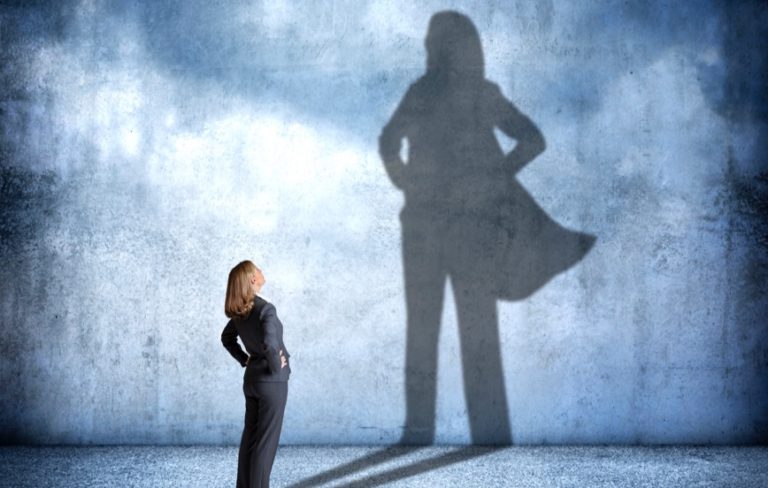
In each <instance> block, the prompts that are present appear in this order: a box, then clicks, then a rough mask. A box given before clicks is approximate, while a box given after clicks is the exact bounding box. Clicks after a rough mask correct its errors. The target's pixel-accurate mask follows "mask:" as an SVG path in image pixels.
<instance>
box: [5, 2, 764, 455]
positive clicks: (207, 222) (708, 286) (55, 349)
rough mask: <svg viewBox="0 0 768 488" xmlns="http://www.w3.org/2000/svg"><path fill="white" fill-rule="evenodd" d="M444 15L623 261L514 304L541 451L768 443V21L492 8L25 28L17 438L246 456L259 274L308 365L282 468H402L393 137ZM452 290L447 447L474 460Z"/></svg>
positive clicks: (442, 341)
mask: <svg viewBox="0 0 768 488" xmlns="http://www.w3.org/2000/svg"><path fill="white" fill-rule="evenodd" d="M121 4H124V6H120V5H121ZM445 8H455V9H457V10H459V11H461V12H464V13H465V14H467V15H468V16H469V17H471V19H472V20H473V21H474V23H475V25H476V26H477V28H478V30H479V32H480V35H481V38H482V43H483V49H484V54H485V62H486V76H487V78H488V79H489V80H491V81H494V82H495V83H497V84H498V85H499V87H500V88H501V91H502V93H503V94H504V95H505V96H506V97H507V98H508V99H510V100H512V101H513V102H514V104H515V105H516V106H517V107H518V108H519V109H520V110H521V111H522V112H523V113H525V114H527V115H528V116H529V117H530V118H531V120H532V121H533V122H534V123H535V124H536V126H537V127H538V128H539V129H540V131H541V132H542V134H543V135H544V137H545V138H546V142H547V148H546V150H545V151H544V153H543V154H541V155H540V156H539V157H537V158H536V159H535V160H533V161H532V162H530V163H529V164H528V165H527V166H526V167H525V168H524V169H523V170H522V171H521V172H520V173H519V174H518V175H517V179H518V181H519V182H520V183H521V184H522V185H523V186H524V187H525V189H527V191H528V192H529V193H530V195H531V196H532V197H533V199H534V200H535V201H536V202H537V203H538V204H539V205H540V206H541V207H542V208H543V209H544V210H545V211H546V213H547V214H548V215H549V216H550V217H551V218H552V219H553V220H554V221H556V222H558V223H559V224H560V225H562V226H564V227H566V228H568V229H572V230H574V231H580V232H584V233H588V234H591V235H593V236H595V237H596V241H595V244H594V246H593V247H592V248H591V250H589V252H588V253H587V254H586V255H585V256H584V258H583V259H581V260H580V261H579V262H578V263H576V264H574V265H573V266H571V267H570V268H568V269H567V270H565V271H563V272H562V273H559V274H557V275H556V276H553V277H552V279H551V280H549V281H548V282H547V283H546V284H545V285H543V286H541V287H540V288H538V289H537V290H536V292H535V293H533V294H531V295H530V296H528V297H527V298H525V299H520V300H499V301H498V302H497V312H498V326H499V344H500V347H501V360H502V363H503V384H504V387H505V388H504V395H505V396H506V400H507V405H508V415H509V425H510V428H511V432H512V438H513V442H515V443H519V444H525V443H542V442H544V443H596V442H601V443H602V442H606V443H635V442H641V443H752V442H765V441H766V439H767V438H768V382H766V380H765V379H766V377H767V376H766V375H767V374H768V343H767V342H766V336H767V334H768V333H767V332H766V325H767V324H766V319H765V317H766V312H767V311H768V307H767V305H768V301H767V299H766V296H768V284H767V283H768V281H767V280H766V278H767V277H768V267H767V266H768V256H766V248H767V247H768V226H767V225H766V221H765V220H764V217H761V215H764V214H761V212H765V211H766V210H768V189H767V186H768V173H767V172H766V166H765V162H764V161H765V153H766V151H765V144H766V142H765V141H766V140H768V138H766V135H767V133H766V121H767V120H768V110H767V109H768V103H766V93H768V90H766V89H765V88H766V87H765V83H766V82H765V80H766V79H768V76H766V64H765V57H764V55H763V54H762V50H763V48H764V45H765V37H766V36H765V34H766V25H768V22H767V21H768V15H767V14H766V9H765V7H764V6H762V5H760V3H759V2H746V3H745V2H733V3H731V2H727V3H725V4H724V5H721V4H719V3H712V2H650V3H649V2H624V1H601V2H584V3H582V2H552V1H543V2H527V1H514V2H512V1H510V2H507V1H488V2H481V1H471V0H470V1H464V2H413V1H403V2H398V1H376V2H357V1H351V0H350V1H341V0H335V1H334V0H327V1H317V2H302V4H301V5H298V4H296V3H294V2H288V1H285V2H264V3H258V2H246V1H235V2H207V1H185V2H172V1H164V2H159V1H158V2H150V1H147V2H141V3H138V4H136V5H133V2H114V3H110V2H100V1H83V2H66V1H57V2H51V3H50V5H47V4H46V3H45V2H19V5H18V6H14V5H10V4H8V3H4V4H3V6H2V7H0V56H1V57H2V60H1V62H0V70H1V71H0V76H1V77H2V86H3V90H2V95H0V96H1V97H2V101H1V102H0V118H1V119H2V129H1V132H0V141H1V146H0V147H1V149H0V150H1V151H2V153H1V157H2V166H1V168H2V177H1V178H2V179H1V180H0V184H1V189H2V196H1V198H2V210H1V212H2V213H1V214H0V215H1V220H0V238H1V239H2V241H1V243H0V256H1V257H2V268H1V269H0V287H1V288H2V301H1V302H0V304H1V306H2V308H1V309H0V324H1V325H0V327H1V328H2V337H1V338H0V347H1V348H2V349H1V350H2V353H1V354H0V383H2V385H3V387H2V390H1V391H0V437H1V438H2V440H3V441H4V442H6V443H44V444H55V443H76V444H77V443H83V444H91V443H105V444H113V443H237V442H238V441H239V436H240V432H241V428H242V419H243V409H244V402H243V398H242V390H241V381H242V380H241V378H242V369H241V368H240V366H239V365H238V364H237V363H236V362H235V361H234V360H233V359H232V358H231V357H230V356H229V355H228V354H227V352H226V351H225V350H224V348H223V347H222V346H221V343H220V339H219V334H220V333H221V329H222V328H223V326H224V324H225V323H226V318H225V316H224V314H223V302H224V291H225V286H226V277H227V273H228V271H229V269H230V268H231V267H232V266H233V265H234V264H236V263H237V262H238V261H240V260H242V259H252V260H253V261H255V262H256V263H257V264H259V265H260V267H261V268H262V269H263V270H264V274H265V276H266V278H267V284H266V285H265V287H264V288H263V290H262V292H263V294H264V295H266V296H267V297H268V298H270V299H271V300H272V301H273V302H274V303H275V304H276V305H277V310H278V314H279V315H280V317H281V319H282V321H283V323H284V325H285V341H286V345H287V347H288V348H289V349H290V351H291V354H292V357H291V360H292V370H293V373H292V377H291V380H290V383H289V385H290V386H289V397H288V404H287V408H286V414H285V415H286V416H285V423H284V429H283V434H282V438H281V441H282V442H284V443H289V444H293V443H345V444H356V443H389V442H395V441H396V440H397V439H398V437H399V436H400V435H401V434H402V432H403V426H404V422H405V420H404V419H405V382H404V367H405V363H404V361H405V345H406V308H405V291H404V286H405V283H404V278H403V263H402V254H401V227H400V226H401V222H400V220H399V218H398V214H399V212H400V209H401V208H402V206H403V202H404V197H403V194H402V193H401V192H400V191H399V190H398V189H397V188H396V187H395V186H393V185H392V183H391V182H390V181H389V179H388V177H387V173H386V172H385V170H384V167H383V165H382V162H381V160H380V158H379V155H378V152H377V138H378V136H379V133H380V131H381V128H382V127H383V126H384V124H385V123H386V122H387V120H388V119H389V117H390V115H391V114H392V112H393V110H394V109H395V107H396V105H397V104H398V102H399V101H400V99H401V98H402V97H403V94H404V93H405V91H406V89H407V88H408V86H409V84H410V83H411V82H413V81H414V80H415V79H416V78H418V77H419V76H420V75H421V74H422V73H423V72H424V67H425V55H426V54H425V50H424V37H425V34H426V31H427V25H428V21H429V19H430V16H431V15H432V14H433V13H435V12H437V11H439V10H442V9H445ZM500 140H501V143H502V145H503V146H504V147H505V148H509V147H511V146H512V145H513V144H514V143H513V142H512V141H510V140H504V139H503V138H500ZM452 286H453V285H452V284H451V282H450V281H448V282H447V283H446V285H445V293H446V294H445V301H444V303H443V304H442V309H441V312H440V313H441V314H442V322H441V329H440V336H439V355H438V360H437V361H438V376H437V380H436V381H437V406H436V438H435V440H436V442H441V443H465V442H470V441H471V440H472V439H471V437H470V428H469V421H468V412H467V405H466V400H465V397H464V390H463V383H462V374H463V373H462V367H461V364H462V363H461V360H460V343H459V335H458V334H459V333H458V328H457V325H458V324H457V319H456V306H455V301H454V295H453V292H452Z"/></svg>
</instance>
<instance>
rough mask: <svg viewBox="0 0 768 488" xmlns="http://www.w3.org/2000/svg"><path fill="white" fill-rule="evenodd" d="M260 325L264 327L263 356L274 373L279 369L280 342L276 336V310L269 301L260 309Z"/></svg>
mask: <svg viewBox="0 0 768 488" xmlns="http://www.w3.org/2000/svg"><path fill="white" fill-rule="evenodd" d="M259 318H260V319H261V324H262V327H264V344H263V348H264V356H265V357H266V358H267V363H268V364H269V371H270V372H271V373H272V374H276V373H278V372H279V371H280V369H281V366H280V353H279V352H278V351H279V350H280V344H279V342H278V338H277V321H278V319H277V310H276V309H275V306H274V305H272V304H271V303H267V304H266V305H264V307H263V308H262V309H261V315H260V316H259Z"/></svg>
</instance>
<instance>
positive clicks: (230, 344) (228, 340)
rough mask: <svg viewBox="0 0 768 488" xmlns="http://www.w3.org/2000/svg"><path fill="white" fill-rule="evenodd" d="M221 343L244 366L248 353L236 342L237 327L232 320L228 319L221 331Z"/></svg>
mask: <svg viewBox="0 0 768 488" xmlns="http://www.w3.org/2000/svg"><path fill="white" fill-rule="evenodd" d="M221 343H222V344H224V347H225V348H226V349H227V351H229V353H230V354H231V355H232V357H233V358H235V359H237V362H238V363H240V366H242V367H245V365H246V364H247V361H248V354H246V353H245V351H243V349H242V348H241V347H240V344H238V342H237V328H235V323H234V321H232V320H230V321H229V322H227V325H226V326H225V327H224V331H223V332H222V333H221Z"/></svg>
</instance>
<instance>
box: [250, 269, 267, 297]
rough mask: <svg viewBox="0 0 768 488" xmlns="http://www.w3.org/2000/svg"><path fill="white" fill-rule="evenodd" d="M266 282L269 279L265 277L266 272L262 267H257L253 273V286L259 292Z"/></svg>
mask: <svg viewBox="0 0 768 488" xmlns="http://www.w3.org/2000/svg"><path fill="white" fill-rule="evenodd" d="M266 282H267V280H266V279H265V278H264V274H263V273H262V272H261V269H260V268H258V267H257V268H256V271H255V272H254V273H253V274H252V275H251V286H252V287H253V290H254V291H255V292H257V293H258V291H259V290H260V289H261V287H262V286H263V285H264V283H266Z"/></svg>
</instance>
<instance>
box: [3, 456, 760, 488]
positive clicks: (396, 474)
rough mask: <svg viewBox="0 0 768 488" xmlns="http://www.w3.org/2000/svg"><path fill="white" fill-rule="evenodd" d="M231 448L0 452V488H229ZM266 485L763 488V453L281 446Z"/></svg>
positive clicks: (232, 465) (232, 479)
mask: <svg viewBox="0 0 768 488" xmlns="http://www.w3.org/2000/svg"><path fill="white" fill-rule="evenodd" d="M236 464H237V447H216V446H159V447H156V446H98V447H26V446H25V447H8V446H5V447H0V486H1V487H32V486H34V487H47V486H56V487H70V486H83V487H98V486H121V487H139V486H141V487H153V488H155V487H174V488H177V487H205V488H214V487H233V486H235V476H236V470H237V467H236ZM272 486H273V487H291V488H306V487H310V486H329V487H330V486H333V487H366V486H391V487H440V488H443V487H475V486H477V487H480V486H524V487H539V486H574V487H580V488H581V487H607V486H648V487H660V486H670V487H672V486H673V487H676V488H677V487H690V486H696V487H703V486H718V487H725V486H727V487H742V486H749V487H766V486H768V447H690V446H682V447H636V446H563V447H558V446H538V447H529V446H514V447H506V448H483V447H462V446H434V447H422V448H408V447H402V446H398V447H390V448H386V447H359V446H350V447H324V446H323V447H311V446H281V447H280V448H279V449H278V451H277V459H276V460H275V465H274V467H273V470H272Z"/></svg>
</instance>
